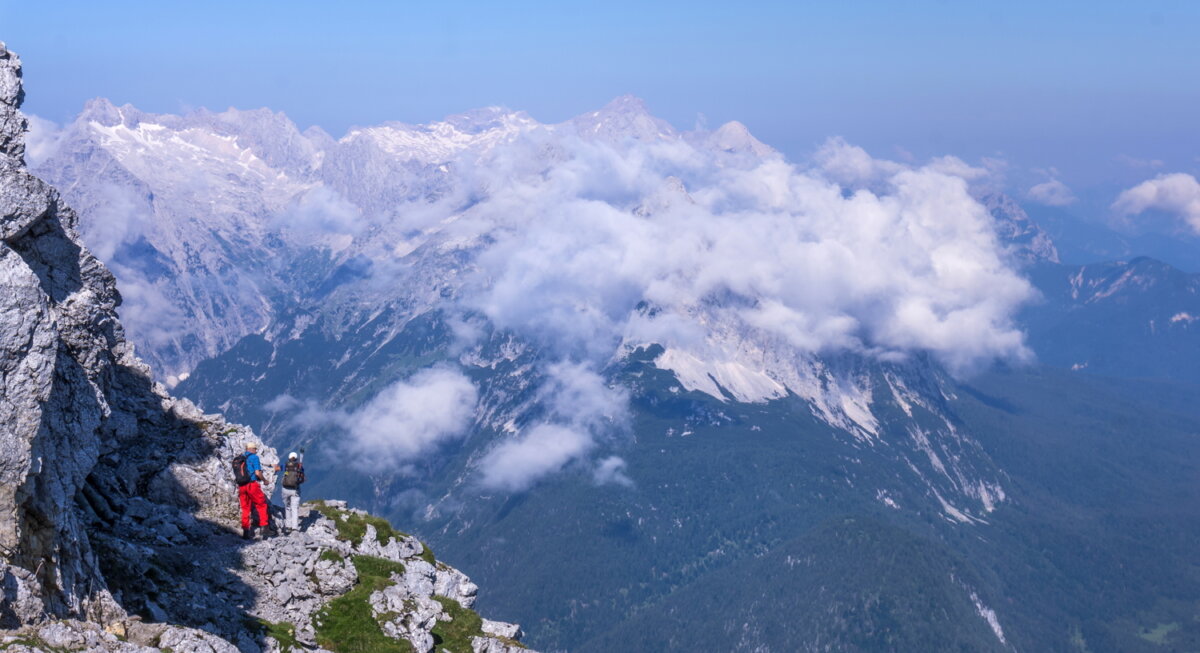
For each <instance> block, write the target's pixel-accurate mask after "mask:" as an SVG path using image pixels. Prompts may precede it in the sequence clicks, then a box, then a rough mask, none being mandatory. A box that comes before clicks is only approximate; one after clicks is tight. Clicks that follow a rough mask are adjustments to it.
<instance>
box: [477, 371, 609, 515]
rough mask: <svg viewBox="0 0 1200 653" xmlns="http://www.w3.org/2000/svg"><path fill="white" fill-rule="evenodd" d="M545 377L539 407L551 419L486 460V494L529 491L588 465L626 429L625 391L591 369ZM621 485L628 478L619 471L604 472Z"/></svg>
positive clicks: (495, 450)
mask: <svg viewBox="0 0 1200 653" xmlns="http://www.w3.org/2000/svg"><path fill="white" fill-rule="evenodd" d="M546 377H547V378H546V382H545V383H544V384H543V385H542V387H541V389H540V390H539V397H538V402H537V403H538V404H539V405H541V406H543V407H544V408H545V411H546V415H545V416H544V417H543V418H542V419H540V420H538V421H537V422H535V423H534V424H532V425H531V426H530V427H528V428H525V429H523V431H522V433H520V434H519V435H518V437H516V438H514V439H511V440H505V441H502V442H500V443H499V444H498V445H497V446H495V447H494V448H493V449H492V450H491V451H489V452H488V453H487V454H486V455H485V456H484V457H483V460H482V461H481V462H480V464H479V469H480V472H481V478H480V484H481V485H482V486H483V487H484V488H487V489H495V490H502V491H506V492H520V491H523V490H526V489H528V488H529V487H530V486H532V485H533V484H534V483H536V482H537V481H538V480H540V479H541V478H542V477H544V476H546V475H548V474H551V473H553V472H556V471H558V470H560V469H562V468H563V467H565V466H567V465H568V464H570V463H572V462H575V461H579V460H581V459H583V458H584V457H585V456H587V455H588V454H589V453H591V452H592V451H593V450H594V449H595V448H596V447H597V443H598V441H599V440H603V439H606V438H608V437H612V436H615V435H617V434H619V433H620V432H621V431H622V430H623V429H624V428H625V427H626V424H625V420H626V419H628V411H627V408H626V406H627V404H628V396H627V394H626V392H625V390H624V389H622V388H616V387H610V386H609V385H608V384H607V383H606V382H605V380H604V377H602V376H601V375H600V374H598V373H596V372H595V371H593V370H592V369H590V368H589V366H587V365H586V364H580V363H569V362H558V363H555V364H552V365H550V366H549V367H548V369H547V370H546ZM611 466H612V464H611V463H610V467H611ZM597 473H600V471H598V472H597ZM621 479H625V477H624V475H623V474H621V469H620V468H615V469H610V470H607V471H605V472H604V478H603V480H604V481H609V482H620V480H621ZM600 480H601V477H600V476H597V481H598V482H599V481H600ZM625 480H628V479H625Z"/></svg>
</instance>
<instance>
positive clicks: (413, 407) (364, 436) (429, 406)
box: [264, 367, 478, 472]
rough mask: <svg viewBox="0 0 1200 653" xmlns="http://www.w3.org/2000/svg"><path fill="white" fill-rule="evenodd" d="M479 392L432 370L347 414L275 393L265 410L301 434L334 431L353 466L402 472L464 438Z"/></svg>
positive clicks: (452, 373) (457, 376) (458, 377)
mask: <svg viewBox="0 0 1200 653" xmlns="http://www.w3.org/2000/svg"><path fill="white" fill-rule="evenodd" d="M477 395H478V392H477V390H476V389H475V385H474V384H473V383H471V380H470V379H468V378H467V377H466V376H464V375H463V374H462V373H461V372H458V371H456V370H451V369H446V368H441V367H434V368H430V369H426V370H422V371H420V372H418V373H416V374H414V375H413V376H412V377H411V378H409V379H406V380H403V381H398V382H396V383H393V384H392V385H390V386H388V387H386V388H384V389H383V390H382V391H380V393H379V394H377V395H376V396H375V397H374V398H372V399H371V400H370V401H368V402H367V403H366V404H364V405H363V406H361V407H360V408H358V409H357V410H354V411H352V412H346V411H340V410H333V411H330V410H324V409H322V408H321V407H320V405H319V404H318V403H317V402H315V401H312V400H308V401H301V400H299V399H296V398H294V397H292V396H290V395H280V396H278V397H276V398H275V399H273V400H271V401H270V402H268V403H267V404H266V405H265V406H264V408H266V409H267V410H269V411H272V412H275V413H287V415H286V416H285V419H286V420H287V422H288V423H289V424H291V425H293V426H296V427H299V428H303V429H305V430H320V429H329V428H338V429H341V430H344V431H345V432H346V439H345V440H344V443H345V446H346V448H347V450H348V451H349V453H350V454H352V455H353V456H354V460H355V461H356V463H355V464H356V465H357V466H359V467H361V468H363V469H366V470H368V471H380V470H383V469H390V470H393V471H399V472H403V471H404V469H405V467H406V466H407V465H409V464H411V463H412V462H413V461H415V460H417V459H419V458H420V457H421V456H425V455H428V454H430V453H431V452H433V451H435V450H436V449H437V448H438V447H440V446H441V445H442V444H444V443H446V442H449V441H452V440H456V439H458V438H460V437H462V436H463V434H464V433H465V432H466V430H467V427H469V426H470V425H471V422H472V421H473V420H474V417H475V402H476V400H477Z"/></svg>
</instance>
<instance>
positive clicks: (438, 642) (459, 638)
mask: <svg viewBox="0 0 1200 653" xmlns="http://www.w3.org/2000/svg"><path fill="white" fill-rule="evenodd" d="M433 599H434V600H435V601H437V602H438V603H441V604H442V609H443V610H445V611H446V614H448V615H450V621H439V622H438V623H437V625H436V626H434V627H433V641H434V650H436V651H442V650H443V649H444V650H447V651H450V653H471V639H472V638H474V637H491V638H493V639H498V640H500V641H502V642H504V643H505V644H508V645H509V646H516V647H518V648H525V645H524V644H522V643H521V642H518V641H516V640H515V639H509V638H507V637H496V636H494V635H488V634H487V633H485V632H483V618H482V617H480V616H479V613H478V612H475V611H474V610H470V609H468V608H464V607H462V605H460V604H459V603H458V601H455V600H454V599H451V598H448V597H445V596H435V597H433Z"/></svg>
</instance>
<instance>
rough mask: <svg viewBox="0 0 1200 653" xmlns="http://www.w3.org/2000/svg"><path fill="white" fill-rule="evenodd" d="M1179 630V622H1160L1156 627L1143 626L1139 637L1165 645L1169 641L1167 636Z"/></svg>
mask: <svg viewBox="0 0 1200 653" xmlns="http://www.w3.org/2000/svg"><path fill="white" fill-rule="evenodd" d="M1177 630H1179V622H1178V621H1175V622H1171V623H1169V624H1158V625H1157V626H1155V627H1154V628H1143V629H1141V631H1140V632H1139V633H1138V637H1141V638H1142V639H1144V640H1146V641H1147V642H1150V643H1152V644H1158V645H1160V646H1161V645H1163V644H1166V643H1167V637H1168V636H1169V635H1170V634H1171V633H1173V632H1175V631H1177Z"/></svg>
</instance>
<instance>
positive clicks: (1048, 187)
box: [1025, 179, 1075, 206]
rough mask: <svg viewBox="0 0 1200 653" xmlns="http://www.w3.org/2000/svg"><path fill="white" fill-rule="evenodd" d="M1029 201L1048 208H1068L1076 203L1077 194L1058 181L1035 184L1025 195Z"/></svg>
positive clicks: (1052, 180)
mask: <svg viewBox="0 0 1200 653" xmlns="http://www.w3.org/2000/svg"><path fill="white" fill-rule="evenodd" d="M1025 196H1026V197H1028V198H1029V199H1031V200H1033V201H1034V202H1037V203H1038V204H1044V205H1046V206H1067V205H1070V204H1074V203H1075V194H1074V193H1072V192H1071V189H1070V188H1067V185H1066V184H1064V183H1062V182H1061V181H1059V180H1057V179H1051V180H1049V181H1044V182H1042V183H1040V184H1035V185H1034V186H1033V187H1031V188H1030V189H1029V191H1028V192H1026V193H1025Z"/></svg>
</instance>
